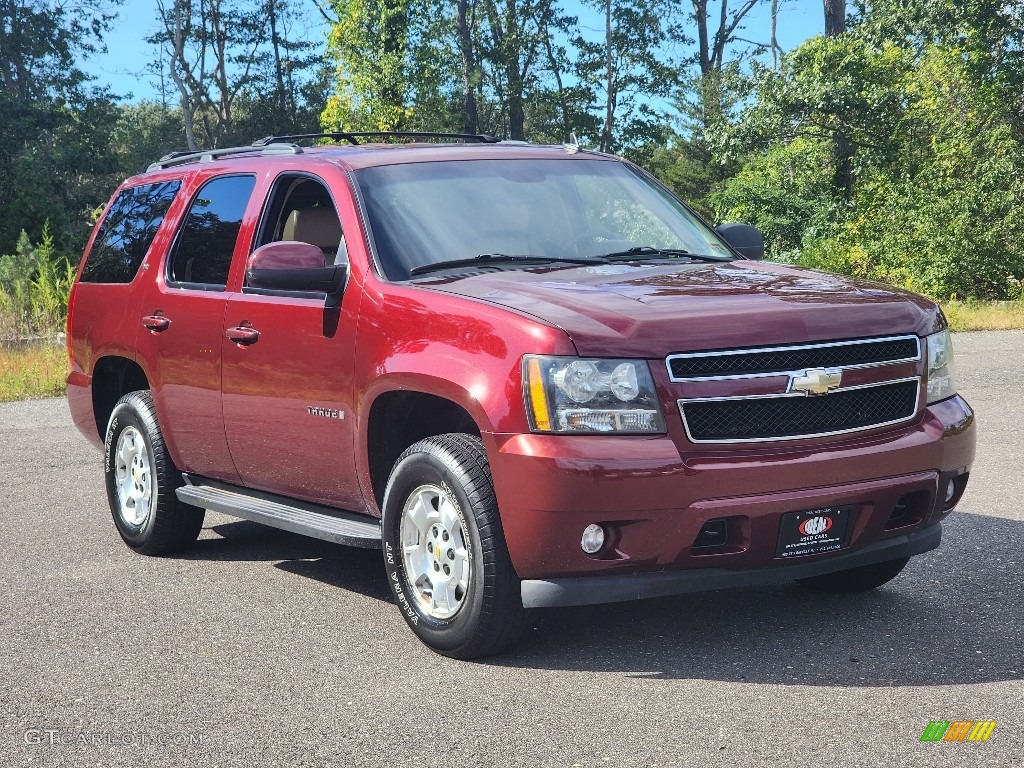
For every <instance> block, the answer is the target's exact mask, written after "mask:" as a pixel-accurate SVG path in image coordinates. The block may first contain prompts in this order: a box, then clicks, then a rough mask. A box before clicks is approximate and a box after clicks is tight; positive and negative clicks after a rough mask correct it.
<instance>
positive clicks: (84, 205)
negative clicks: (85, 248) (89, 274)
mask: <svg viewBox="0 0 1024 768" xmlns="http://www.w3.org/2000/svg"><path fill="white" fill-rule="evenodd" d="M109 7H110V4H109V3H106V2H100V1H99V0H95V1H93V0H79V2H76V3H62V2H47V1H45V0H32V2H23V1H22V2H19V1H17V0H0V114H3V116H4V117H3V119H2V120H0V207H2V209H3V210H4V211H5V215H4V216H2V217H0V253H11V252H12V251H13V250H14V248H15V245H16V243H17V240H18V235H19V232H20V231H21V230H22V229H24V230H26V231H27V233H28V235H29V236H30V237H31V238H33V239H38V238H39V237H41V236H42V231H43V226H44V224H45V222H46V221H47V220H49V221H50V223H51V225H52V228H53V233H54V240H55V243H56V247H57V248H58V249H61V250H67V251H74V250H76V249H77V248H79V247H81V244H82V242H83V240H84V238H85V236H86V234H87V232H88V229H89V226H90V223H91V222H90V221H89V219H88V211H89V210H90V209H91V208H92V207H94V205H95V203H94V202H93V201H94V200H95V199H96V198H97V197H102V196H103V195H105V194H109V184H110V179H111V178H112V177H113V176H114V175H116V161H115V158H114V156H113V154H112V153H111V152H110V150H109V147H108V144H107V141H106V137H107V135H109V133H110V130H111V129H112V126H113V124H114V122H115V120H116V117H117V110H116V108H115V107H114V105H113V102H112V97H111V95H110V94H109V93H108V92H106V91H105V90H102V89H98V88H94V87H92V86H91V85H90V83H89V79H88V78H87V77H86V75H85V73H84V72H83V71H82V70H81V68H80V67H79V66H78V62H80V61H81V60H82V59H84V58H87V57H88V56H89V55H90V54H92V53H95V52H96V51H97V50H99V49H100V48H101V47H102V45H103V33H104V31H105V30H106V29H107V26H108V25H109V22H110V19H111V16H110V15H109V13H108V12H107V9H108V8H109Z"/></svg>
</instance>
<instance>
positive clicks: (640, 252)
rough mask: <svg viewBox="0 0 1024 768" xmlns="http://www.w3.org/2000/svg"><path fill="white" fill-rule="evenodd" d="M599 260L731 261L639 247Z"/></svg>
mask: <svg viewBox="0 0 1024 768" xmlns="http://www.w3.org/2000/svg"><path fill="white" fill-rule="evenodd" d="M598 258H600V259H605V260H607V261H632V260H639V259H696V260H698V261H730V259H729V257H724V258H723V257H720V256H712V255H710V254H707V253H693V252H692V251H686V250H683V249H682V248H652V247H651V246H649V245H638V246H636V247H634V248H627V249H626V250H624V251H612V252H611V253H602V254H601V255H600V256H599V257H598Z"/></svg>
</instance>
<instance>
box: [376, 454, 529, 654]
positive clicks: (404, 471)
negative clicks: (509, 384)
mask: <svg viewBox="0 0 1024 768" xmlns="http://www.w3.org/2000/svg"><path fill="white" fill-rule="evenodd" d="M382 533H383V548H384V563H385V568H386V570H387V576H388V581H389V582H390V584H391V589H392V590H393V591H394V593H395V599H396V600H397V602H398V607H399V609H400V610H401V612H402V616H403V617H404V618H405V620H406V622H407V623H408V624H409V626H410V627H411V628H412V631H413V632H415V633H416V635H417V636H418V637H419V638H420V640H422V641H423V642H424V643H425V644H426V645H428V646H429V647H430V648H432V649H433V650H435V651H437V652H438V653H440V654H442V655H444V656H451V657H453V658H457V659H475V658H480V657H483V656H490V655H493V654H496V653H500V652H501V651H504V650H506V649H508V648H510V647H511V646H512V645H514V644H515V643H516V642H518V641H519V639H520V637H521V636H522V634H523V630H524V628H525V625H526V613H525V611H524V610H523V604H522V598H521V595H520V591H519V587H520V585H519V578H518V576H517V575H516V573H515V570H514V569H513V568H512V563H511V561H510V559H509V556H508V549H507V547H506V545H505V534H504V531H503V530H502V527H501V519H500V517H499V515H498V502H497V499H496V498H495V495H494V486H493V484H492V482H491V470H490V466H489V465H488V463H487V454H486V453H485V451H484V447H483V443H481V441H480V438H478V437H474V436H472V435H466V434H447V435H438V436H436V437H428V438H426V439H424V440H421V441H419V442H418V443H416V444H415V445H412V446H410V447H409V448H408V449H406V450H405V452H404V453H402V455H401V456H399V458H398V461H397V462H396V463H395V468H394V469H393V470H392V472H391V477H390V479H389V480H388V486H387V491H386V492H385V495H384V521H383V531H382ZM438 587H440V588H438Z"/></svg>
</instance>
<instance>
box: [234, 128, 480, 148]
mask: <svg viewBox="0 0 1024 768" xmlns="http://www.w3.org/2000/svg"><path fill="white" fill-rule="evenodd" d="M371 138H372V139H376V138H405V139H460V140H461V141H475V142H478V143H480V144H497V143H498V142H499V141H500V139H497V138H495V137H494V136H488V135H487V134H485V133H437V132H435V131H334V132H331V133H293V134H288V135H285V136H267V137H266V138H263V139H260V140H259V141H254V142H253V146H257V147H262V146H266V145H267V144H271V143H275V142H282V141H302V140H303V139H335V140H337V141H347V142H348V143H349V144H352V145H353V146H355V145H357V144H359V143H360V142H359V140H360V139H371Z"/></svg>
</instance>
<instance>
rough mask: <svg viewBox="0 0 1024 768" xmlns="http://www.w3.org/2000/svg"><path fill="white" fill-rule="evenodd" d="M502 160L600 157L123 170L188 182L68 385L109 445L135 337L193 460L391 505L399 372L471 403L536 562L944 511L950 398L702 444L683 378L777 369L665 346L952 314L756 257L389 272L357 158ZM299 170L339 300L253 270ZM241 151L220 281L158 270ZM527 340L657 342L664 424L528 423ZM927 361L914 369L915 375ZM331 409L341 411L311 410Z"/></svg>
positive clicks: (175, 441) (237, 474)
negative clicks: (384, 439) (117, 373)
mask: <svg viewBox="0 0 1024 768" xmlns="http://www.w3.org/2000/svg"><path fill="white" fill-rule="evenodd" d="M496 157H497V158H507V157H532V158H538V157H547V158H552V159H558V160H561V161H565V162H572V161H573V160H574V158H576V157H586V158H587V159H590V160H593V159H595V157H601V156H597V155H595V154H593V153H587V152H579V153H573V152H572V151H569V150H565V149H561V148H557V147H528V146H502V145H490V146H473V145H467V146H421V145H407V146H399V147H394V146H387V147H385V146H379V147H375V146H372V145H371V146H362V147H358V148H311V149H307V150H305V151H304V153H303V154H302V155H299V156H276V157H274V156H271V157H258V156H251V157H250V156H244V155H243V156H235V157H232V158H230V159H224V160H215V161H213V162H209V163H199V164H193V165H185V166H181V167H179V168H175V169H171V170H167V171H159V172H155V173H148V174H145V175H143V176H140V177H136V178H133V179H129V180H128V181H127V182H125V186H132V185H136V184H139V183H141V182H143V181H147V182H148V181H153V180H158V179H166V178H181V179H182V180H183V185H182V189H181V191H180V192H179V195H178V198H177V199H176V200H175V202H174V204H173V205H172V206H171V208H170V210H169V212H168V214H167V216H166V217H165V219H164V221H163V224H162V225H161V228H160V231H159V232H158V234H157V237H156V240H155V242H154V244H153V246H152V248H151V249H150V252H149V254H148V255H147V257H146V261H145V263H144V265H143V269H142V270H140V272H139V274H138V276H137V277H136V279H135V280H134V281H133V282H132V283H131V284H129V285H124V286H110V285H102V286H101V285H95V284H77V285H76V288H75V304H74V311H73V318H72V326H73V329H74V330H73V334H74V335H73V338H72V339H71V340H70V349H71V356H72V372H71V374H70V376H69V378H68V397H69V402H70V403H71V410H72V414H73V416H74V419H75V422H76V424H77V425H78V427H79V429H81V430H82V431H83V433H85V434H86V435H87V436H88V437H89V438H90V439H92V440H93V441H94V442H97V443H98V442H99V439H100V435H101V433H102V432H103V431H104V429H105V425H103V424H97V423H96V418H95V411H94V401H93V396H92V378H91V377H92V375H93V372H94V371H95V370H96V366H97V364H98V363H99V361H100V360H102V359H103V358H106V357H121V358H126V359H128V360H131V361H134V362H136V363H137V364H138V365H139V366H140V368H141V369H142V371H143V372H144V374H145V376H146V378H147V380H148V382H149V385H150V387H151V389H152V391H153V394H154V399H155V402H156V404H157V413H158V417H159V419H160V423H161V426H162V428H163V430H164V432H165V433H166V437H167V442H168V446H169V449H170V452H171V455H172V457H173V459H174V462H175V464H176V465H177V466H178V467H179V468H180V469H182V470H190V471H193V472H196V473H199V474H203V475H207V476H212V477H215V478H218V479H222V480H226V481H229V482H235V483H242V484H245V485H248V486H251V487H254V488H258V489H262V490H267V491H273V492H276V493H281V494H285V495H288V496H293V497H296V498H300V499H304V500H309V501H315V502H319V503H322V504H328V505H333V506H337V507H340V508H346V509H350V510H354V511H361V512H364V513H366V514H367V515H371V516H379V515H380V511H379V508H378V503H377V500H376V499H375V496H374V493H373V488H372V484H371V479H370V464H369V458H368V456H369V450H370V449H369V437H368V415H369V413H370V409H371V407H372V405H373V403H374V401H375V400H376V399H377V398H378V397H380V396H381V395H384V394H386V393H389V392H394V391H418V392H424V393H428V394H431V395H435V396H437V397H441V398H445V399H447V400H450V401H452V402H454V403H456V404H458V405H460V406H461V407H462V408H463V409H465V411H466V412H468V413H469V414H470V416H471V417H472V418H473V420H474V421H475V423H476V425H477V427H478V429H479V431H480V433H481V436H482V438H483V441H484V444H485V446H486V448H487V453H488V458H489V460H490V464H491V469H492V473H493V479H494V484H495V489H496V493H497V498H498V500H499V505H500V510H501V517H502V522H503V526H504V532H505V536H506V539H507V542H508V547H509V551H510V554H511V557H512V561H513V564H514V566H515V568H516V570H517V573H518V575H519V576H520V577H522V578H539V577H556V576H565V575H576V574H580V575H582V574H592V573H598V572H609V571H610V572H616V571H635V570H645V569H660V568H665V567H673V568H686V567H706V566H708V565H716V564H717V565H720V566H721V567H724V568H746V567H751V568H753V567H763V566H765V565H770V564H772V563H773V559H774V547H775V531H777V529H778V520H779V516H780V515H781V514H782V513H784V512H787V511H792V510H794V509H814V508H817V507H819V506H830V505H837V504H851V505H853V506H854V507H855V512H854V515H853V519H852V521H851V529H850V530H851V546H853V547H857V546H859V545H861V544H866V543H869V542H871V541H875V540H877V539H880V538H883V537H886V536H892V535H897V534H898V533H899V531H898V530H897V531H891V530H887V529H886V521H887V520H888V518H889V516H890V514H891V512H892V510H893V508H894V506H895V504H896V502H897V500H898V499H899V498H901V497H902V496H904V495H905V494H907V493H911V492H920V493H922V494H923V495H924V497H927V499H928V500H929V503H928V510H929V512H928V515H927V516H926V517H927V520H926V522H927V521H930V520H937V519H940V518H941V516H942V513H941V512H940V511H939V505H938V503H937V494H938V477H939V473H942V472H951V471H956V470H960V471H962V470H965V469H967V468H969V466H970V465H971V463H972V461H973V459H974V434H973V430H974V426H973V423H974V419H973V413H972V412H971V410H970V408H969V406H968V405H967V404H966V403H965V402H964V401H963V400H962V399H960V398H959V397H953V398H951V399H949V400H946V401H943V402H940V403H938V404H936V405H932V406H928V407H922V408H921V409H920V410H919V414H918V416H917V418H916V419H915V420H914V421H912V422H910V423H907V424H902V425H899V426H897V427H890V428H880V429H876V430H868V431H865V432H860V433H856V434H854V435H842V436H835V437H826V438H816V439H810V440H788V441H779V442H774V443H769V444H757V445H745V446H742V447H737V446H712V447H709V446H700V445H693V444H691V443H689V442H688V440H687V438H686V435H685V432H684V430H683V426H682V423H681V420H680V418H679V414H678V410H677V406H676V400H677V399H679V398H682V397H692V396H705V395H706V396H722V395H730V394H744V393H745V394H756V393H758V392H760V391H764V392H768V391H777V389H778V385H779V382H778V381H777V380H776V381H773V380H771V379H756V380H734V381H729V382H717V383H709V382H700V383H688V384H683V383H673V382H671V381H670V380H669V378H668V372H667V370H666V366H665V356H666V355H668V354H670V353H673V352H687V351H699V350H711V349H722V348H732V347H749V346H758V345H772V344H780V343H800V342H809V341H820V340H839V339H850V338H859V337H867V336H884V335H893V334H902V333H914V334H917V335H919V336H924V335H927V334H929V333H931V332H933V331H935V330H939V329H941V328H942V327H943V325H944V321H943V319H942V317H941V314H940V313H939V311H938V309H937V308H936V306H935V305H934V304H932V303H931V302H929V301H927V300H925V299H923V298H921V297H918V296H915V295H912V294H908V293H905V292H902V291H898V290H894V289H891V288H887V287H884V286H881V285H877V284H872V283H866V282H861V281H856V280H851V279H847V278H841V277H836V276H833V275H826V274H823V273H817V272H812V271H808V270H800V269H795V268H791V267H786V266H781V265H778V264H771V263H765V262H753V261H744V260H738V261H735V262H731V263H719V264H707V263H696V264H694V263H682V262H680V263H674V262H657V263H653V264H646V265H639V264H625V263H617V264H607V265H595V266H594V267H580V266H565V267H544V268H529V269H516V270H508V271H497V270H496V271H479V272H477V273H476V274H474V275H472V276H463V277H437V276H427V277H424V278H421V279H419V280H415V281H411V282H405V283H391V282H388V281H386V280H384V279H382V277H381V276H380V274H379V273H378V270H377V268H376V266H375V264H374V259H373V256H372V252H371V248H370V244H369V240H368V237H367V234H366V232H365V229H364V224H363V219H362V216H361V214H360V208H359V202H358V199H357V196H356V195H355V193H354V191H353V187H352V183H351V181H350V176H349V172H350V171H352V170H353V169H356V168H359V167H366V166H369V165H375V164H386V163H399V162H430V161H434V160H442V159H443V160H451V159H472V158H496ZM603 159H606V160H607V161H608V162H620V161H618V160H616V159H614V158H603ZM296 169H301V170H303V171H305V172H308V173H312V174H315V175H317V176H318V177H319V178H321V179H323V180H324V182H325V184H326V186H327V188H328V189H329V191H330V193H331V195H332V197H333V199H334V203H335V205H336V207H337V210H338V213H339V216H340V219H341V224H342V229H343V232H344V234H345V242H346V245H347V250H348V254H349V265H348V283H347V285H346V287H345V290H344V294H343V297H342V300H341V304H340V306H339V307H334V308H331V307H326V306H325V304H324V301H323V298H322V296H321V297H319V298H303V297H295V296H270V295H256V294H252V293H246V292H245V291H244V274H245V268H246V266H247V264H249V265H250V266H251V262H252V260H256V261H260V260H261V259H262V258H263V256H262V255H261V253H260V251H256V252H255V253H253V243H254V239H255V231H256V228H257V225H258V222H259V220H260V216H261V215H262V211H263V207H264V202H265V200H266V197H267V195H268V193H269V190H270V189H271V186H272V184H273V182H274V180H275V178H276V177H277V176H278V175H279V174H281V173H286V172H293V171H295V170H296ZM227 172H231V173H254V174H256V175H257V184H256V188H255V191H254V193H253V195H252V199H251V200H250V202H249V205H248V208H247V210H246V213H245V218H244V221H243V225H242V229H241V232H240V235H239V238H238V242H237V244H236V247H235V251H234V258H233V262H232V266H231V272H230V275H229V278H228V284H227V286H226V288H225V289H224V290H223V291H204V290H193V289H189V288H181V287H174V286H171V285H168V284H167V282H166V280H165V279H164V264H163V259H164V256H165V254H166V253H167V251H168V249H169V245H170V243H171V241H172V240H173V237H174V233H175V232H176V230H177V228H178V226H179V225H180V223H181V219H182V216H183V214H184V212H185V210H186V209H187V205H188V202H189V200H190V198H191V196H192V195H193V194H194V192H195V190H197V189H198V188H199V186H201V184H202V183H203V182H205V181H207V180H208V179H209V178H211V177H212V176H215V175H218V174H222V173H227ZM268 250H269V252H270V253H271V254H273V249H268ZM263 253H264V254H265V253H267V251H264V252H263ZM267 258H270V257H267ZM261 266H266V265H265V264H261ZM152 317H163V318H167V320H168V321H169V322H168V324H167V327H166V329H164V330H160V331H159V332H155V333H154V332H153V330H154V329H152V328H150V326H149V325H146V324H145V323H146V318H152ZM232 329H251V330H252V331H254V332H255V333H256V334H257V338H256V339H255V340H254V341H252V342H250V343H238V340H237V339H232V338H229V337H228V335H227V331H229V330H232ZM244 336H245V338H246V339H251V336H252V334H245V335H244ZM239 338H240V339H241V337H239ZM242 340H243V341H244V339H242ZM525 354H546V355H583V356H602V357H634V358H645V359H647V360H649V361H650V365H651V371H652V374H653V376H654V379H655V384H656V386H657V388H658V391H659V394H660V397H661V406H662V409H663V412H664V415H665V418H666V421H667V423H668V432H667V434H665V435H658V436H650V437H610V436H557V435H544V434H534V433H531V431H530V428H529V424H528V422H527V417H526V413H525V407H524V401H523V391H522V380H521V377H522V359H523V355H525ZM924 365H925V364H924V362H921V363H912V364H906V365H905V366H904V367H903V368H901V369H900V370H901V371H902V372H904V373H906V374H907V375H918V374H922V373H923V372H924ZM871 376H872V373H871V372H870V371H863V372H857V373H853V374H851V379H850V380H851V381H854V380H856V381H861V382H863V383H868V382H870V380H871ZM773 386H774V388H775V389H774V390H772V389H771V387H773ZM921 397H922V401H923V397H924V395H923V394H922V396H921ZM923 405H924V404H923V402H922V406H923ZM318 409H323V410H324V411H337V412H338V413H339V414H341V417H340V418H324V417H323V416H321V415H313V413H314V411H315V412H316V413H320V410H318ZM717 517H729V518H730V520H731V521H732V522H731V523H730V525H731V526H733V527H734V529H735V530H734V533H735V537H734V538H735V540H736V541H737V542H739V544H738V545H737V546H735V547H733V548H732V549H730V550H729V551H727V552H723V553H720V554H713V555H697V554H693V553H692V552H691V551H690V545H691V544H692V542H693V540H694V538H695V537H696V534H697V532H698V531H699V530H700V527H701V525H702V524H703V523H704V522H705V521H706V520H709V519H712V518H717ZM592 522H600V523H603V524H606V525H607V526H608V527H609V530H611V531H612V532H613V534H614V538H615V542H614V547H613V548H611V549H610V550H609V551H608V552H607V553H606V554H604V555H602V556H601V557H596V558H591V557H588V556H586V555H584V554H583V553H582V552H581V550H580V546H579V539H580V533H581V531H582V530H583V528H584V527H585V526H586V525H587V524H589V523H592ZM825 556H827V555H823V557H825Z"/></svg>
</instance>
